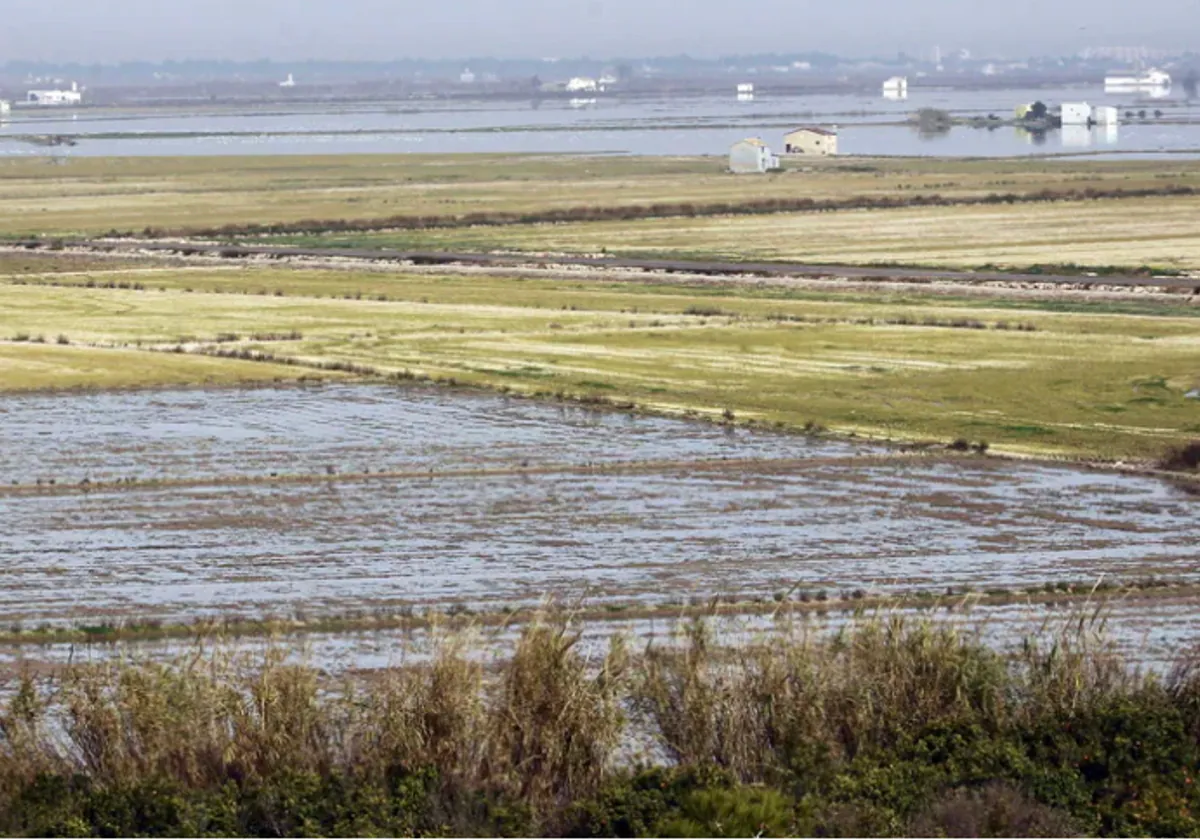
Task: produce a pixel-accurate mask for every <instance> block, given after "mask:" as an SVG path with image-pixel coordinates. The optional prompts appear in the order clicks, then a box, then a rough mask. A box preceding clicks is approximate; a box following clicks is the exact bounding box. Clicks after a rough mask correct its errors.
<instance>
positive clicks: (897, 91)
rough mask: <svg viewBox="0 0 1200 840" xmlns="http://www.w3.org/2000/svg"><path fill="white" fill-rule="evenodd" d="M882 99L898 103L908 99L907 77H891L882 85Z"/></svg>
mask: <svg viewBox="0 0 1200 840" xmlns="http://www.w3.org/2000/svg"><path fill="white" fill-rule="evenodd" d="M883 98H884V99H891V100H893V101H896V102H899V101H902V100H905V99H908V77H907V76H892V77H891V78H890V79H888V80H887V81H885V82H884V83H883Z"/></svg>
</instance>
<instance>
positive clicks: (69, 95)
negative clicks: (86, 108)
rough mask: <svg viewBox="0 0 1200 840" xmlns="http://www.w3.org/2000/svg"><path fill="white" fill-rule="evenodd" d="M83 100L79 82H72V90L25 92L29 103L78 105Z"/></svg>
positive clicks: (26, 100) (26, 101)
mask: <svg viewBox="0 0 1200 840" xmlns="http://www.w3.org/2000/svg"><path fill="white" fill-rule="evenodd" d="M81 102H83V92H82V91H81V90H80V89H79V84H78V83H77V82H71V89H70V90H31V91H29V92H28V93H27V94H25V103H26V104H27V105H78V104H80V103H81Z"/></svg>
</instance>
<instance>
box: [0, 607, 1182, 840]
mask: <svg viewBox="0 0 1200 840" xmlns="http://www.w3.org/2000/svg"><path fill="white" fill-rule="evenodd" d="M1089 640H1090V641H1089ZM472 650H473V649H472V648H471V647H470V646H469V644H468V643H467V642H465V641H464V639H462V638H461V637H459V638H452V637H447V638H446V639H445V640H443V642H442V643H441V644H440V645H438V646H437V648H436V650H435V652H434V653H433V655H432V657H431V658H430V659H428V660H425V661H423V662H421V663H419V664H418V663H414V664H411V665H408V666H405V667H400V668H394V669H389V670H387V671H384V672H379V673H375V674H372V675H371V676H370V677H369V678H359V679H357V680H349V679H348V680H345V681H339V682H337V683H336V684H331V683H330V682H326V681H323V680H322V679H321V678H320V677H319V675H318V672H317V671H315V670H314V669H312V668H309V667H305V666H302V665H294V664H289V663H288V661H287V660H286V659H285V658H284V657H283V656H277V655H268V656H267V657H266V658H265V660H260V661H258V662H256V663H254V664H253V665H250V664H249V663H247V662H245V661H241V660H239V659H237V658H228V659H221V658H215V657H201V656H197V657H193V658H191V659H189V660H186V661H181V662H179V663H176V664H174V665H151V664H137V663H122V664H111V665H78V664H76V665H72V666H69V667H67V668H65V669H64V670H62V671H61V672H59V673H58V674H57V675H56V676H53V677H50V678H40V679H39V678H34V677H32V676H27V677H24V678H21V679H20V680H18V681H17V682H15V683H14V684H10V685H9V686H7V692H6V693H7V696H8V697H9V701H8V705H7V708H6V710H5V711H4V713H3V716H2V717H0V832H4V833H8V834H33V835H55V834H72V835H104V836H113V835H115V836H121V835H125V836H132V835H146V834H149V835H191V836H198V835H228V834H233V835H254V836H260V835H262V836H284V835H306V836H316V835H329V834H332V835H364V834H391V835H446V834H452V835H474V834H489V835H490V834H499V835H530V834H533V835H568V836H639V835H641V836H671V835H673V836H703V835H716V836H753V835H758V834H762V835H770V836H775V835H795V834H819V835H824V836H867V835H895V834H903V833H914V834H918V835H939V834H949V835H952V836H980V835H983V836H986V835H993V836H996V835H1000V836H1003V835H1025V836H1065V835H1072V834H1080V833H1082V834H1098V835H1145V834H1155V835H1173V836H1184V835H1191V834H1195V833H1196V832H1197V831H1200V819H1198V816H1200V811H1198V810H1197V805H1200V798H1198V796H1197V793H1196V785H1195V784H1194V779H1195V775H1196V773H1197V771H1198V770H1200V671H1197V670H1196V668H1195V663H1194V662H1192V661H1191V660H1188V661H1185V662H1183V663H1182V664H1181V665H1180V666H1178V667H1177V668H1176V669H1175V670H1174V671H1173V672H1172V673H1171V674H1170V675H1169V676H1164V677H1156V676H1153V675H1149V674H1143V673H1139V672H1138V671H1137V670H1136V669H1134V668H1131V667H1130V666H1129V665H1128V664H1127V663H1125V662H1123V661H1122V660H1121V659H1120V658H1118V657H1117V656H1116V655H1115V654H1113V653H1112V652H1111V651H1110V650H1109V649H1107V648H1106V647H1105V646H1103V645H1102V644H1099V643H1097V642H1096V641H1095V640H1094V639H1092V637H1091V636H1090V635H1089V634H1088V631H1087V630H1086V629H1079V630H1077V631H1076V632H1074V633H1064V634H1062V635H1059V636H1056V637H1055V638H1054V639H1052V640H1050V641H1048V642H1045V643H1042V644H1035V643H1033V642H1029V643H1026V644H1025V645H1023V646H1021V647H1020V648H1019V649H1018V650H1017V652H1016V653H1015V654H1012V655H1007V656H1005V655H1001V654H999V653H997V652H995V651H994V650H991V649H989V648H988V647H986V646H984V645H982V644H980V643H979V642H978V640H976V639H974V638H970V637H966V636H963V635H960V634H958V633H956V632H955V631H954V630H952V629H950V628H948V627H946V626H938V625H935V624H931V623H905V622H904V621H902V620H900V619H892V620H886V619H884V620H875V621H870V622H865V623H859V624H854V625H851V626H850V628H848V629H847V630H845V631H843V632H842V633H840V634H839V635H836V636H832V637H831V636H817V635H808V634H805V633H804V632H803V631H802V630H797V629H792V630H790V631H788V630H786V629H779V630H777V631H776V632H773V633H771V634H769V635H766V636H764V637H763V638H761V639H758V640H756V641H754V642H753V643H747V644H742V645H739V646H737V647H725V646H722V645H719V644H718V643H717V642H716V641H715V640H714V638H713V636H712V634H711V632H710V629H709V628H708V626H707V625H705V624H704V623H700V622H697V623H694V624H689V625H686V626H685V628H684V629H683V631H682V632H681V634H680V635H679V636H678V637H677V638H676V640H675V641H674V642H673V643H671V644H669V645H662V646H651V647H648V648H647V649H645V650H644V651H642V652H636V653H635V652H633V651H632V650H631V648H630V647H629V645H627V644H625V643H622V642H621V641H620V640H618V641H616V642H614V643H613V644H612V646H611V647H610V649H609V651H608V652H607V654H606V655H603V656H600V655H596V656H594V657H590V658H589V656H587V655H586V654H585V653H584V652H581V646H580V644H579V640H578V638H577V636H576V635H574V634H572V633H571V632H569V631H568V630H567V629H566V626H565V624H564V623H562V622H561V621H558V620H550V621H542V622H538V623H535V624H533V625H531V626H529V627H528V628H527V629H526V630H525V631H524V632H523V634H522V635H521V638H520V639H519V641H518V642H517V644H516V646H515V648H514V649H513V652H512V655H511V656H510V657H508V658H506V659H504V660H501V661H496V662H485V661H481V658H480V657H479V656H478V655H473V653H472Z"/></svg>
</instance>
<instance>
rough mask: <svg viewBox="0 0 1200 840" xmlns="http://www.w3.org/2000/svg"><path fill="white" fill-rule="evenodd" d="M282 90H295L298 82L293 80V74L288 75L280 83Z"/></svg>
mask: <svg viewBox="0 0 1200 840" xmlns="http://www.w3.org/2000/svg"><path fill="white" fill-rule="evenodd" d="M279 86H280V87H281V88H293V87H295V86H296V80H295V79H293V78H292V74H291V73H288V77H287V78H286V79H284V80H283V81H282V82H280V83H279Z"/></svg>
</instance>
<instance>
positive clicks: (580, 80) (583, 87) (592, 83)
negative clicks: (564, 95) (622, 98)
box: [567, 76, 604, 93]
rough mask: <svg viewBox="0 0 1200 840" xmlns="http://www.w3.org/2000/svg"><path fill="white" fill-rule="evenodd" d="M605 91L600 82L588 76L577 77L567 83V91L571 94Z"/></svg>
mask: <svg viewBox="0 0 1200 840" xmlns="http://www.w3.org/2000/svg"><path fill="white" fill-rule="evenodd" d="M603 90H604V87H603V86H602V85H601V84H600V83H599V82H597V81H596V80H595V79H590V78H588V77H587V76H576V77H575V78H573V79H571V80H570V81H569V82H567V91H568V92H570V93H596V92H597V91H603Z"/></svg>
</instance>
